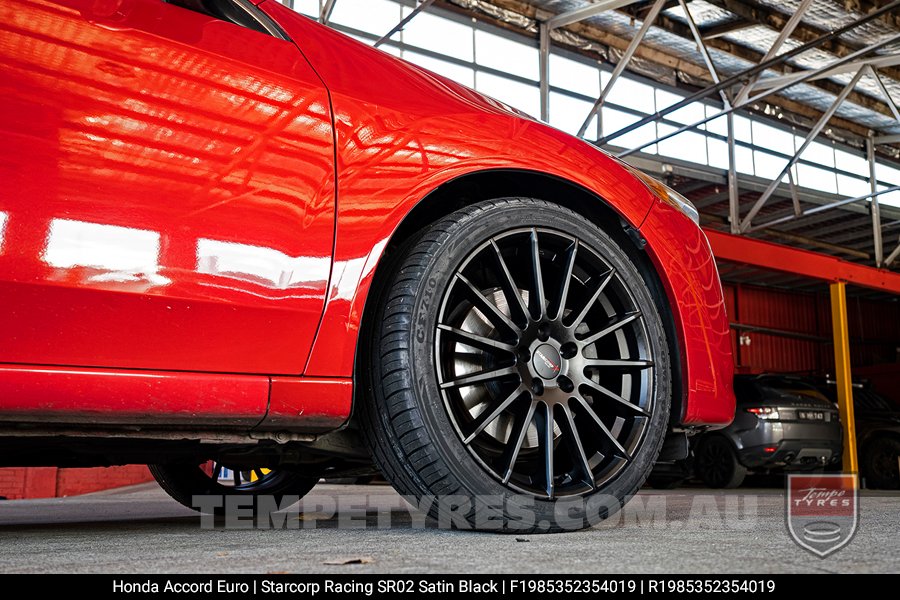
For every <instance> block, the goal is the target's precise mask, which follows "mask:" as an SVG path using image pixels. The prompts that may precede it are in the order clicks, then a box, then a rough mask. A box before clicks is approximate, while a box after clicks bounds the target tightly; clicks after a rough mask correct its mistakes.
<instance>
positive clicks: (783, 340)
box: [725, 284, 900, 376]
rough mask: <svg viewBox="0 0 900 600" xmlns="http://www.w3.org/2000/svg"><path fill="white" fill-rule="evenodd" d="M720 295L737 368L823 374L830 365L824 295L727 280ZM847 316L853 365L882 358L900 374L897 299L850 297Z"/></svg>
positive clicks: (831, 354) (899, 306)
mask: <svg viewBox="0 0 900 600" xmlns="http://www.w3.org/2000/svg"><path fill="white" fill-rule="evenodd" d="M725 299H726V305H727V310H728V315H729V319H730V320H731V322H732V325H733V328H732V339H733V343H734V349H735V363H736V365H737V367H738V368H739V370H740V371H741V372H746V373H761V372H779V373H787V372H795V373H796V372H801V373H818V374H824V373H828V372H829V371H831V370H832V369H833V368H834V350H833V347H832V344H831V335H832V334H831V305H830V300H829V298H828V296H827V295H825V294H806V293H800V292H787V291H781V290H775V289H770V288H762V287H755V286H748V285H732V284H726V285H725ZM847 316H848V325H849V330H850V340H851V343H850V352H851V362H852V366H853V368H854V371H856V370H857V369H862V368H864V367H869V366H872V365H884V364H886V363H887V364H894V365H896V366H897V372H898V376H900V363H898V347H900V302H876V301H872V300H862V299H855V298H850V299H849V300H848V315H847ZM736 325H740V326H742V327H735V326H736ZM754 328H761V329H765V330H773V331H755V330H754Z"/></svg>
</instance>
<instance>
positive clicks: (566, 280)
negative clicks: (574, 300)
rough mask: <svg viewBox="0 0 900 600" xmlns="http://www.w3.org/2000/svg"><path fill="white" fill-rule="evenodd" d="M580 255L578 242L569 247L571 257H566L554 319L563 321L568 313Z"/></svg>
mask: <svg viewBox="0 0 900 600" xmlns="http://www.w3.org/2000/svg"><path fill="white" fill-rule="evenodd" d="M577 254H578V240H575V241H574V242H572V245H571V246H569V255H568V256H567V257H566V268H565V271H564V272H563V277H562V281H561V282H560V286H559V295H558V298H557V303H558V306H557V307H556V314H555V315H554V319H556V320H559V319H562V317H563V313H564V312H565V311H566V303H567V302H568V300H569V284H570V283H571V282H572V271H573V269H574V268H575V256H576V255H577Z"/></svg>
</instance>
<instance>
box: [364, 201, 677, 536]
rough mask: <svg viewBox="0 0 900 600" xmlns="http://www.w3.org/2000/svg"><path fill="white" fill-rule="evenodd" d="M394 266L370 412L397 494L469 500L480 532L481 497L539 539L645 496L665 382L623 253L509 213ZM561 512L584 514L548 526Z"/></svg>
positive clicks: (530, 206) (447, 233) (606, 241)
mask: <svg viewBox="0 0 900 600" xmlns="http://www.w3.org/2000/svg"><path fill="white" fill-rule="evenodd" d="M398 263H399V264H398V265H397V267H396V269H395V274H394V279H393V281H391V282H389V283H388V284H387V286H386V289H385V290H383V292H382V293H381V303H380V305H379V307H378V310H377V314H376V315H375V319H374V322H375V323H376V324H377V325H376V331H375V335H374V336H373V338H374V339H373V346H372V348H371V350H370V360H371V362H370V371H369V374H370V375H371V376H372V378H371V382H370V383H371V384H372V389H373V392H374V394H373V396H374V397H373V398H372V401H371V402H369V403H367V404H366V406H364V407H363V418H364V419H366V420H367V421H368V423H366V430H367V432H368V434H369V436H370V442H371V445H372V447H373V454H374V456H375V459H376V462H378V464H379V466H380V467H381V468H382V471H383V472H384V473H385V475H386V476H387V477H388V478H389V479H390V480H391V482H392V483H394V485H395V486H397V487H398V488H399V489H400V490H401V491H402V492H404V493H412V494H416V495H419V496H427V495H436V496H438V500H440V497H441V495H444V494H446V495H463V496H468V497H470V498H472V510H471V511H470V512H469V513H468V514H467V515H466V517H467V519H469V521H471V522H472V523H473V524H475V525H476V526H477V525H478V522H477V515H476V514H475V513H477V509H478V505H479V502H480V497H481V496H485V495H491V494H501V495H503V496H504V497H513V498H516V497H517V498H519V499H521V498H528V499H530V500H532V501H533V506H534V513H533V514H532V515H531V517H533V519H534V522H533V523H531V525H530V527H529V526H528V525H527V524H523V523H515V522H513V521H514V520H515V518H514V517H512V516H509V515H508V516H507V519H508V520H507V521H505V522H504V526H505V527H506V528H509V529H516V528H520V527H521V528H522V529H533V530H559V529H563V528H566V527H573V525H572V523H573V522H577V523H578V527H583V526H586V525H588V524H589V523H590V522H591V521H592V519H591V516H592V515H590V514H588V513H589V512H590V511H589V507H588V506H587V504H586V501H587V499H590V498H593V497H599V496H601V495H602V496H604V497H605V498H609V497H612V498H614V499H616V502H617V503H621V502H622V501H624V500H625V499H626V498H627V497H629V496H630V495H631V494H633V493H634V492H635V491H636V489H637V488H638V487H639V486H640V485H641V483H643V481H644V479H645V478H646V476H647V474H648V473H649V471H650V469H651V467H652V465H653V462H654V460H655V458H656V456H657V455H658V451H659V446H660V443H661V441H662V439H663V436H664V434H665V428H666V424H667V419H668V411H669V404H670V398H669V394H670V379H671V374H670V366H669V358H668V346H667V342H666V339H665V334H664V328H663V326H662V322H661V319H660V316H659V312H658V310H657V308H656V304H655V302H654V299H653V297H652V295H651V293H650V291H649V288H648V285H647V284H646V282H645V281H644V279H643V278H642V276H641V275H640V273H639V271H638V269H637V268H636V266H635V265H634V263H633V262H632V259H631V257H630V255H629V253H628V252H626V250H625V249H624V248H623V247H622V246H621V245H620V244H618V243H616V242H615V241H613V239H612V238H610V237H609V236H607V235H606V234H605V233H604V232H603V231H601V230H600V229H598V228H597V227H596V226H595V225H593V224H592V223H590V222H588V221H587V220H585V219H584V218H582V217H581V216H579V215H577V214H575V213H572V212H570V211H568V210H566V209H562V208H560V207H558V206H555V205H552V204H549V203H546V202H542V201H537V200H529V199H521V198H515V199H503V200H495V201H490V202H485V203H482V204H479V205H475V206H473V207H469V208H467V209H463V210H461V211H459V212H458V213H455V214H453V215H451V216H450V217H448V218H447V219H446V220H443V221H441V222H439V223H437V224H435V225H434V226H433V227H432V228H431V230H429V231H428V232H426V233H425V234H424V236H423V237H422V239H421V240H419V241H418V242H417V243H416V244H415V245H413V246H412V247H410V248H407V249H405V252H403V253H402V254H401V255H400V256H399V257H398ZM601 492H602V494H601ZM563 499H568V500H572V499H575V500H582V501H583V502H582V503H581V505H578V504H573V505H572V507H575V508H572V507H570V508H569V509H567V510H569V512H568V513H567V514H566V515H556V514H554V506H555V503H557V502H558V501H560V500H563ZM439 506H440V502H437V503H435V507H433V510H432V512H433V513H434V512H435V510H437V509H438V508H439ZM578 506H581V508H580V509H579V508H577V507H578ZM617 506H618V504H617V505H616V506H611V507H609V506H608V507H606V508H605V509H604V510H602V511H597V514H596V515H594V517H595V518H594V519H593V520H597V518H602V517H603V516H607V515H608V514H609V513H610V511H611V510H615V509H616V508H617ZM573 515H575V518H574V519H573V518H572V517H573ZM436 516H438V517H440V515H436ZM560 517H566V518H567V519H568V520H567V522H566V523H565V524H564V523H562V522H561V521H560ZM525 518H528V515H526V517H525ZM573 528H574V527H573Z"/></svg>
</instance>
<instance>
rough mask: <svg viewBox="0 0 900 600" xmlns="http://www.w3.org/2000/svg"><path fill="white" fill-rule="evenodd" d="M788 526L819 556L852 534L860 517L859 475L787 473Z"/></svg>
mask: <svg viewBox="0 0 900 600" xmlns="http://www.w3.org/2000/svg"><path fill="white" fill-rule="evenodd" d="M785 498H786V500H787V511H786V519H787V528H788V532H789V533H790V534H791V537H792V538H794V541H795V542H797V544H799V545H800V547H801V548H804V549H806V550H809V551H810V552H812V553H813V554H815V555H816V556H818V557H819V558H825V557H826V556H828V555H829V554H831V553H833V552H837V551H838V550H840V549H841V548H843V547H844V546H846V545H847V544H848V543H850V540H851V539H852V538H853V534H855V533H856V526H857V523H858V521H859V497H858V494H857V480H856V475H788V489H787V494H786V495H785Z"/></svg>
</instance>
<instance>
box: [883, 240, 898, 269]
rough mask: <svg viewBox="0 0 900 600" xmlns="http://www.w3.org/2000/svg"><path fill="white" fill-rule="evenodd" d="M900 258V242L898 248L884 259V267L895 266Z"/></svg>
mask: <svg viewBox="0 0 900 600" xmlns="http://www.w3.org/2000/svg"><path fill="white" fill-rule="evenodd" d="M898 256H900V242H898V244H897V247H896V248H894V251H893V252H891V253H890V254H889V255H888V257H887V258H886V259H884V266H886V267H889V266H891V265H892V264H894V261H895V260H897V257H898Z"/></svg>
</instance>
